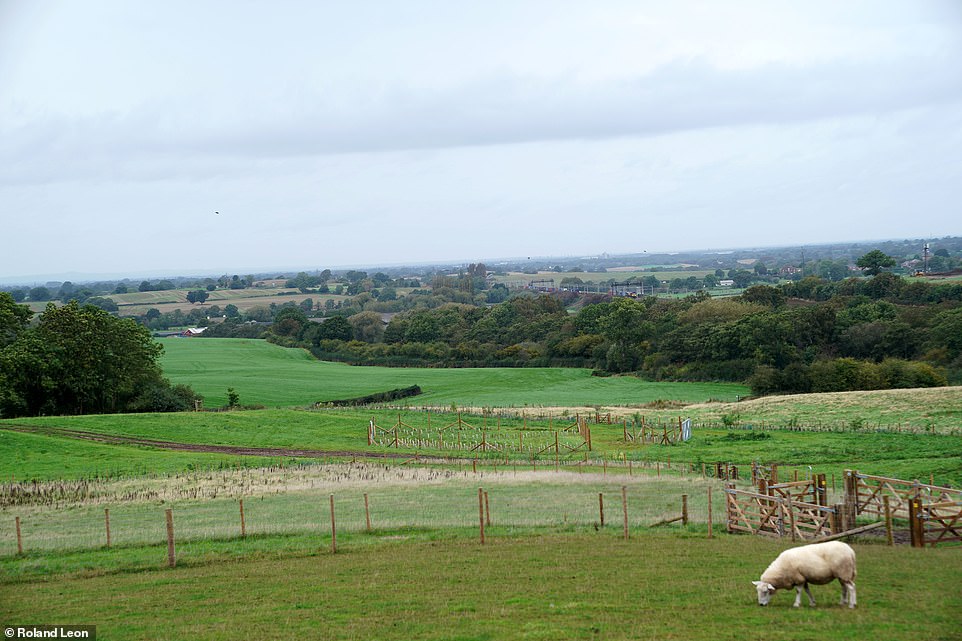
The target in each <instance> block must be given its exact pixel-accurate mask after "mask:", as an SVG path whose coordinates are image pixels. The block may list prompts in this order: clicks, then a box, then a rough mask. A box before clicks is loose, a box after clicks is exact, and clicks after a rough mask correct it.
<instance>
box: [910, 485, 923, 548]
mask: <svg viewBox="0 0 962 641" xmlns="http://www.w3.org/2000/svg"><path fill="white" fill-rule="evenodd" d="M920 508H921V505H920V503H919V498H918V497H917V496H913V497H912V498H911V499H910V500H909V532H910V534H911V539H912V547H914V548H921V547H925V540H924V535H925V530H924V529H923V527H922V519H921V516H922V515H921V514H919V512H920V511H921V510H920Z"/></svg>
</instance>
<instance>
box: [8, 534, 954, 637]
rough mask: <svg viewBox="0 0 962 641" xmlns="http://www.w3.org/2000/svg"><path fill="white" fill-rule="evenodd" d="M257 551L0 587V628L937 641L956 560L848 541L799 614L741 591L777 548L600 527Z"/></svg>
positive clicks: (257, 544) (232, 548)
mask: <svg viewBox="0 0 962 641" xmlns="http://www.w3.org/2000/svg"><path fill="white" fill-rule="evenodd" d="M263 542H264V540H263V539H257V538H251V539H248V540H246V541H232V542H230V544H229V545H221V546H214V545H211V546H208V547H207V548H206V549H205V550H203V551H199V552H200V558H198V559H196V561H195V562H194V563H190V564H186V563H185V564H183V565H182V566H181V567H178V568H176V569H160V568H157V567H154V568H152V569H146V570H138V571H136V572H118V573H101V572H96V571H92V572H88V573H87V574H81V575H72V576H67V577H61V578H58V579H57V580H55V581H48V580H41V581H26V582H14V583H4V584H0V589H2V590H3V599H2V601H0V619H2V620H3V621H4V623H5V624H8V623H10V622H53V621H56V622H60V623H66V622H75V623H87V624H95V625H97V631H98V634H99V635H100V638H109V639H188V638H190V639H223V640H231V639H237V638H248V639H253V638H260V639H302V638H320V639H380V640H391V639H399V640H407V639H415V638H417V639H478V640H482V639H546V640H555V639H588V638H599V639H686V640H708V639H741V638H755V637H763V638H765V639H784V640H791V641H809V640H810V641H816V640H817V641H821V640H823V639H826V638H832V639H850V640H852V641H855V640H863V639H873V640H874V641H916V640H926V641H938V640H944V641H949V640H951V639H955V638H958V637H957V634H958V631H959V629H960V626H962V618H960V614H959V613H960V611H962V592H960V591H959V590H958V589H957V588H958V580H959V569H958V568H959V566H958V562H957V561H958V559H957V555H958V552H957V551H956V550H912V549H894V548H886V547H883V546H871V545H869V546H866V545H862V546H857V547H856V550H857V555H858V560H859V577H858V581H857V585H858V607H857V608H856V609H855V610H848V609H847V608H841V607H839V606H838V595H839V590H838V584H837V583H835V584H833V585H829V586H813V588H812V592H813V594H814V595H815V598H816V600H818V606H817V607H816V608H807V607H806V608H800V609H799V610H793V609H792V608H791V607H790V605H791V602H792V599H793V595H792V594H790V593H779V594H777V595H776V596H775V599H774V602H773V604H772V605H771V606H769V607H768V608H759V607H758V606H757V605H756V604H755V593H754V590H753V586H752V585H751V584H750V581H751V580H753V579H757V578H758V576H759V575H760V573H761V571H762V570H763V569H764V568H765V566H766V565H767V564H768V562H769V561H770V560H771V559H772V558H774V557H775V556H776V555H777V553H778V552H779V551H780V550H781V549H784V548H785V547H786V546H785V545H784V544H781V543H777V542H773V541H767V540H757V539H753V538H751V537H719V538H716V539H713V540H707V539H705V538H704V537H697V538H695V537H683V536H678V535H671V534H658V533H654V534H651V533H643V534H639V533H636V534H635V535H634V536H632V538H630V539H629V540H628V541H624V540H622V539H621V538H620V536H619V534H618V533H617V530H616V529H614V528H612V531H608V532H601V533H594V532H592V533H584V532H568V533H561V534H544V535H533V536H532V535H529V536H521V537H516V536H506V537H495V538H492V539H489V542H488V543H487V544H486V545H484V546H482V545H479V544H478V543H477V542H476V540H472V539H470V538H467V537H462V538H454V539H448V540H430V541H410V540H405V538H404V536H403V533H402V534H400V535H398V536H396V538H394V539H393V540H391V541H389V542H383V543H381V544H379V545H376V546H360V547H354V546H353V545H345V546H344V547H343V548H342V550H341V551H340V552H339V553H338V554H330V553H329V552H328V551H327V550H325V549H324V547H323V545H318V546H316V547H315V548H314V549H313V550H303V549H297V548H295V549H285V548H283V546H274V547H271V548H269V549H262V548H263V547H265V546H263ZM113 553H114V552H103V553H102V554H113ZM117 553H118V554H122V551H117ZM153 553H154V554H155V555H156V556H157V557H158V558H159V559H163V558H164V556H165V555H164V550H163V548H162V547H160V546H158V547H156V548H154V549H153ZM238 555H242V556H240V557H238Z"/></svg>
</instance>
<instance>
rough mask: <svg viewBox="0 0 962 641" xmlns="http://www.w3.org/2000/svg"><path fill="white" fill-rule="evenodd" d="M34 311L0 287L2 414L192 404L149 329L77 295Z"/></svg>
mask: <svg viewBox="0 0 962 641" xmlns="http://www.w3.org/2000/svg"><path fill="white" fill-rule="evenodd" d="M32 315H33V313H32V312H31V311H30V310H29V309H28V308H27V307H26V306H24V305H18V304H17V303H16V302H15V301H14V300H13V297H12V296H10V295H9V294H8V293H7V292H0V417H15V416H37V415H46V414H103V413H114V412H157V411H179V410H186V409H191V408H192V407H193V404H194V400H195V399H197V398H199V397H198V396H197V394H195V393H194V392H193V390H191V389H190V388H189V387H187V386H184V385H171V384H170V382H169V381H168V380H167V379H165V378H164V377H163V375H162V372H161V369H160V365H159V363H158V359H159V358H160V354H161V352H162V350H163V347H162V346H161V345H160V344H158V343H156V342H155V341H154V340H153V339H152V338H151V335H150V331H149V330H147V329H146V328H145V327H144V326H143V325H140V324H139V323H136V322H134V321H132V320H129V319H120V318H117V317H115V316H113V315H111V314H110V313H108V312H106V311H104V310H102V309H100V308H99V307H95V306H93V305H80V304H79V303H77V302H76V301H72V302H70V303H67V304H66V305H63V306H60V307H57V306H55V305H53V304H50V305H48V306H47V308H46V310H45V311H44V312H43V313H42V314H40V317H39V320H38V322H37V323H36V324H35V325H31V324H30V320H31V317H32Z"/></svg>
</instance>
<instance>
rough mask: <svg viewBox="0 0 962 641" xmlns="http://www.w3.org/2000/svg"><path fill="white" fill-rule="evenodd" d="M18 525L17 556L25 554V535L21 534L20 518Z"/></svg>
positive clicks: (17, 521)
mask: <svg viewBox="0 0 962 641" xmlns="http://www.w3.org/2000/svg"><path fill="white" fill-rule="evenodd" d="M16 523H17V554H23V535H21V534H20V517H19V516H18V517H16Z"/></svg>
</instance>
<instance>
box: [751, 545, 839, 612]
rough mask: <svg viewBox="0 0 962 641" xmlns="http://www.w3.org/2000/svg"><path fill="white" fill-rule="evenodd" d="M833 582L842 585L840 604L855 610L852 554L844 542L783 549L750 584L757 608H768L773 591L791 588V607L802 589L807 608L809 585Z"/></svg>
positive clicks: (799, 597) (797, 600)
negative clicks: (761, 606)
mask: <svg viewBox="0 0 962 641" xmlns="http://www.w3.org/2000/svg"><path fill="white" fill-rule="evenodd" d="M834 579H838V582H839V583H841V584H842V600H841V601H840V604H841V605H845V604H846V603H848V607H850V608H854V607H855V551H854V550H852V548H850V547H849V546H848V545H846V544H845V543H841V542H839V541H829V542H828V543H813V544H811V545H802V546H800V547H796V548H792V549H790V550H785V551H784V552H782V553H781V554H779V555H778V558H776V559H775V560H774V561H772V564H771V565H769V566H768V569H767V570H765V572H763V573H762V577H761V580H760V581H752V583H753V584H754V585H755V589H756V590H757V591H758V605H768V602H769V600H770V599H771V598H772V595H773V594H775V590H778V589H783V590H787V589H788V588H791V587H794V588H795V591H796V594H795V607H796V608H797V607H798V606H799V604H800V603H801V601H802V588H804V589H805V594H807V595H808V601H809V605H812V606H814V605H815V599H813V598H812V593H811V592H810V591H809V589H808V584H809V583H814V584H815V585H824V584H826V583H831V582H832V581H833V580H834Z"/></svg>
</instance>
